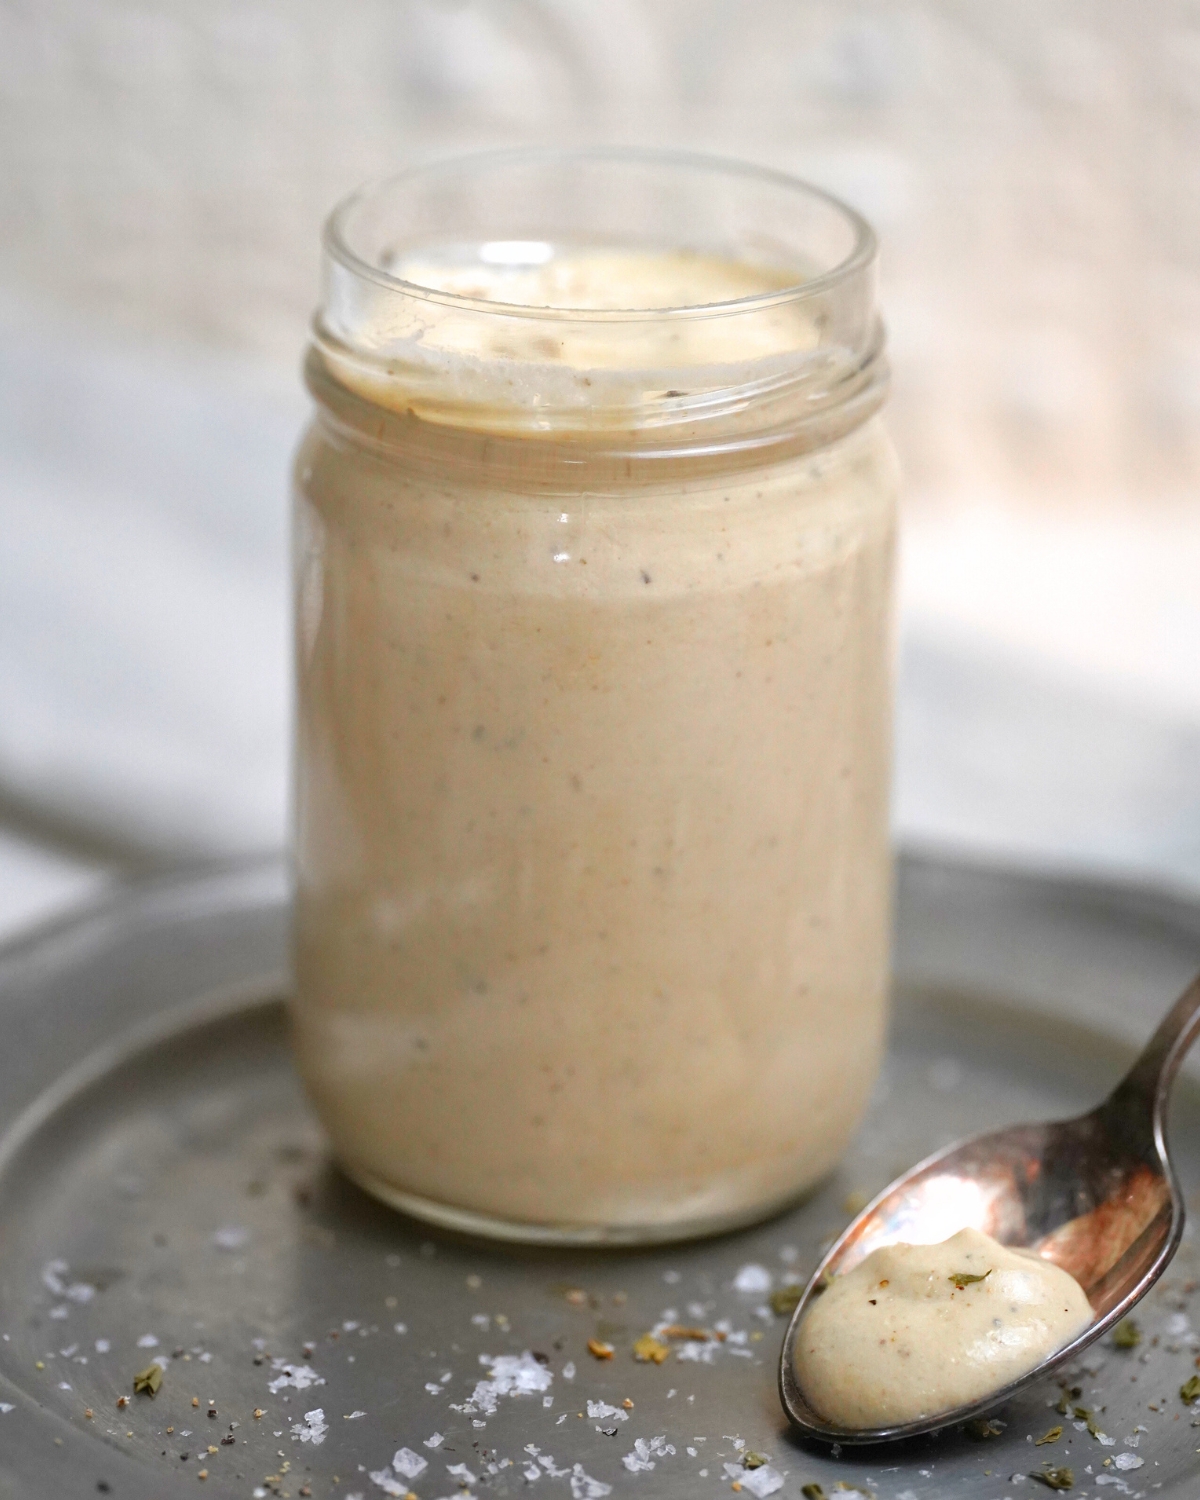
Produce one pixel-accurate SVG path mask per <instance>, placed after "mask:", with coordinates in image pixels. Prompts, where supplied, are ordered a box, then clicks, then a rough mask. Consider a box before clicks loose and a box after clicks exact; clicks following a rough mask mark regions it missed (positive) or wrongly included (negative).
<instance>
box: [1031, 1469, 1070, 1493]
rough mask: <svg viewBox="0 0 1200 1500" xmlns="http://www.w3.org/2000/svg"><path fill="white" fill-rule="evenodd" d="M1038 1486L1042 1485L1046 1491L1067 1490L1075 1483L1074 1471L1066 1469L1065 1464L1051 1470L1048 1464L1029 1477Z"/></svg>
mask: <svg viewBox="0 0 1200 1500" xmlns="http://www.w3.org/2000/svg"><path fill="white" fill-rule="evenodd" d="M1029 1477H1030V1479H1036V1480H1037V1482H1038V1483H1039V1484H1044V1485H1045V1486H1046V1488H1047V1489H1048V1490H1069V1489H1070V1488H1071V1487H1072V1486H1073V1485H1074V1483H1075V1470H1074V1469H1068V1468H1067V1466H1066V1465H1065V1464H1063V1465H1062V1466H1061V1467H1060V1468H1057V1469H1052V1468H1051V1467H1050V1466H1049V1464H1047V1466H1046V1467H1045V1468H1044V1469H1038V1470H1036V1471H1035V1472H1034V1473H1032V1474H1031V1475H1030V1476H1029Z"/></svg>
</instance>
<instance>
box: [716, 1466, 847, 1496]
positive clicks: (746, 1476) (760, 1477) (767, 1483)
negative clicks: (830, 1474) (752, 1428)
mask: <svg viewBox="0 0 1200 1500" xmlns="http://www.w3.org/2000/svg"><path fill="white" fill-rule="evenodd" d="M741 1479H742V1488H743V1489H744V1490H749V1491H750V1493H751V1494H752V1495H753V1496H754V1497H755V1500H764V1497H765V1496H767V1495H773V1494H774V1493H775V1491H776V1490H781V1489H782V1488H783V1475H782V1474H781V1473H780V1472H779V1470H778V1469H773V1468H772V1467H771V1465H770V1464H763V1465H762V1466H761V1468H757V1469H747V1470H746V1471H745V1472H744V1473H743V1474H742V1476H741ZM841 1493H842V1494H843V1495H846V1496H847V1500H849V1496H848V1494H847V1492H846V1491H842V1492H841Z"/></svg>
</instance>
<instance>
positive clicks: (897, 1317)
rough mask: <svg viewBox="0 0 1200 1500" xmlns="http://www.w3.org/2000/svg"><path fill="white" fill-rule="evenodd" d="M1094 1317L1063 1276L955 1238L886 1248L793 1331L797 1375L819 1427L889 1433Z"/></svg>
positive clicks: (945, 1407)
mask: <svg viewBox="0 0 1200 1500" xmlns="http://www.w3.org/2000/svg"><path fill="white" fill-rule="evenodd" d="M972 1277H979V1278H981V1279H979V1280H971V1279H970V1278H972ZM1091 1319H1092V1310H1091V1307H1090V1306H1089V1304H1088V1300H1087V1296H1086V1295H1085V1293H1084V1291H1083V1288H1082V1287H1081V1286H1080V1285H1079V1283H1078V1282H1077V1281H1076V1280H1075V1278H1074V1277H1073V1276H1070V1275H1068V1273H1067V1272H1066V1271H1063V1270H1061V1269H1060V1268H1059V1267H1058V1266H1055V1265H1052V1264H1051V1262H1050V1261H1048V1260H1043V1259H1042V1258H1041V1257H1040V1256H1038V1255H1035V1254H1034V1253H1033V1252H1031V1251H1025V1250H1010V1249H1006V1248H1005V1247H1004V1246H1003V1245H1001V1244H998V1243H997V1241H995V1240H994V1239H992V1238H991V1237H990V1236H989V1235H986V1234H982V1233H981V1232H980V1231H979V1230H978V1229H962V1230H960V1231H959V1232H958V1234H956V1235H953V1236H952V1237H951V1238H950V1239H948V1240H945V1241H943V1242H942V1243H941V1244H940V1245H888V1246H886V1247H885V1248H883V1249H881V1250H876V1251H874V1252H873V1253H872V1254H870V1255H868V1256H867V1258H866V1259H865V1260H864V1261H863V1262H862V1263H861V1264H860V1265H857V1266H855V1268H854V1269H853V1270H852V1271H849V1272H847V1273H846V1275H844V1276H839V1277H837V1278H836V1279H835V1280H834V1281H833V1283H832V1285H830V1286H829V1288H828V1289H827V1290H826V1291H825V1292H824V1293H823V1294H822V1295H821V1296H820V1297H818V1298H817V1300H816V1301H815V1302H814V1303H813V1305H812V1309H811V1311H809V1312H808V1314H807V1315H806V1316H805V1318H804V1321H803V1323H802V1324H801V1326H800V1332H799V1336H798V1338H797V1341H796V1352H795V1367H796V1376H797V1379H798V1380H799V1382H800V1385H801V1387H802V1389H803V1391H804V1394H805V1396H806V1398H807V1399H808V1400H809V1401H810V1402H811V1404H812V1406H813V1408H814V1410H816V1411H817V1412H819V1413H820V1414H821V1416H823V1417H824V1418H825V1419H826V1421H828V1422H832V1423H835V1424H836V1425H838V1426H840V1427H846V1428H851V1429H861V1428H866V1427H889V1426H893V1425H896V1424H899V1423H903V1422H912V1421H916V1420H918V1419H920V1418H922V1417H931V1416H936V1415H937V1414H938V1413H939V1412H944V1411H950V1410H951V1409H952V1408H955V1407H958V1406H963V1405H966V1404H967V1403H968V1402H971V1401H976V1400H979V1399H980V1398H981V1397H983V1396H986V1395H988V1394H989V1393H990V1392H992V1391H995V1390H999V1389H1000V1387H1002V1386H1004V1385H1007V1384H1008V1382H1009V1381H1010V1380H1015V1379H1016V1378H1017V1377H1018V1376H1019V1375H1023V1374H1025V1372H1026V1371H1028V1370H1031V1369H1033V1367H1034V1366H1035V1365H1037V1364H1040V1363H1041V1361H1042V1360H1043V1359H1045V1358H1046V1357H1047V1356H1048V1355H1050V1354H1053V1353H1054V1352H1055V1350H1057V1349H1061V1348H1062V1347H1063V1345H1064V1344H1068V1343H1070V1341H1071V1340H1072V1339H1073V1338H1075V1337H1076V1335H1077V1334H1079V1333H1081V1332H1082V1331H1083V1330H1084V1329H1085V1328H1086V1327H1087V1326H1088V1324H1089V1323H1090V1322H1091Z"/></svg>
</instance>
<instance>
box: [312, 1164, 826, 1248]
mask: <svg viewBox="0 0 1200 1500" xmlns="http://www.w3.org/2000/svg"><path fill="white" fill-rule="evenodd" d="M339 1165H340V1166H341V1168H342V1171H343V1172H345V1174H346V1176H347V1177H349V1178H350V1179H351V1181H352V1182H355V1183H357V1185H358V1186H359V1187H360V1188H362V1189H363V1190H364V1192H367V1193H370V1194H371V1196H372V1197H373V1198H378V1199H380V1200H381V1201H382V1202H384V1203H386V1204H387V1205H388V1207H389V1208H395V1209H398V1210H399V1211H400V1212H401V1213H402V1214H407V1215H408V1216H409V1217H410V1218H413V1219H420V1220H422V1221H424V1222H425V1223H426V1224H433V1225H434V1226H436V1227H437V1228H438V1229H449V1230H452V1231H454V1232H455V1233H456V1234H466V1235H473V1236H476V1237H479V1238H482V1239H488V1240H501V1241H506V1242H507V1243H509V1244H517V1245H560V1246H571V1245H578V1246H581V1247H582V1246H597V1245H600V1246H604V1245H611V1246H613V1247H614V1248H616V1247H622V1246H624V1247H629V1246H638V1245H669V1244H676V1243H678V1242H680V1241H683V1240H700V1239H708V1238H711V1237H712V1236H713V1235H718V1234H727V1233H729V1232H730V1231H731V1230H735V1229H745V1228H747V1227H748V1226H750V1225H751V1224H759V1223H761V1222H762V1221H763V1220H765V1219H770V1218H773V1217H774V1216H775V1215H776V1214H778V1213H782V1212H783V1211H784V1209H787V1208H792V1207H794V1206H795V1205H796V1204H798V1203H800V1202H802V1201H803V1200H804V1199H805V1198H807V1197H809V1195H810V1194H811V1193H813V1192H815V1191H816V1189H817V1187H818V1186H819V1185H820V1184H819V1183H810V1184H808V1185H807V1186H805V1187H803V1188H801V1189H799V1190H797V1191H796V1192H794V1193H789V1194H787V1195H785V1196H784V1197H781V1198H775V1199H772V1200H771V1201H770V1202H768V1203H761V1204H755V1205H753V1206H751V1207H748V1208H742V1209H737V1210H734V1211H731V1212H729V1213H725V1214H710V1215H705V1216H701V1217H697V1218H692V1219H682V1220H673V1221H669V1222H667V1221H664V1222H663V1223H643V1224H577V1223H561V1224H543V1223H538V1222H535V1221H532V1220H528V1219H502V1218H499V1217H497V1216H496V1215H494V1214H484V1213H477V1212H476V1211H475V1210H474V1209H469V1208H457V1207H455V1205H453V1204H451V1203H442V1202H439V1201H438V1200H437V1199H436V1198H425V1197H423V1196H421V1194H419V1193H409V1192H406V1191H405V1190H404V1189H403V1188H398V1187H395V1186H393V1184H392V1183H390V1182H385V1181H384V1180H383V1178H381V1177H376V1176H375V1175H374V1174H373V1173H371V1172H364V1171H363V1170H361V1168H358V1167H352V1166H350V1165H348V1164H347V1163H345V1162H341V1163H339Z"/></svg>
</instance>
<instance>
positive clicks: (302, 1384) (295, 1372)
mask: <svg viewBox="0 0 1200 1500" xmlns="http://www.w3.org/2000/svg"><path fill="white" fill-rule="evenodd" d="M271 1368H272V1369H273V1370H278V1371H279V1372H280V1373H279V1374H278V1375H277V1376H276V1378H275V1379H274V1380H268V1381H267V1390H269V1391H270V1392H271V1394H272V1396H274V1395H277V1394H278V1393H279V1392H280V1391H282V1390H283V1389H284V1388H285V1387H286V1386H294V1387H295V1389H296V1390H298V1391H306V1390H307V1389H308V1387H309V1386H310V1385H324V1384H325V1377H324V1376H323V1375H318V1374H317V1372H316V1371H315V1370H314V1369H313V1368H312V1366H311V1365H293V1364H290V1363H289V1362H288V1361H287V1360H286V1359H273V1360H272V1361H271Z"/></svg>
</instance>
